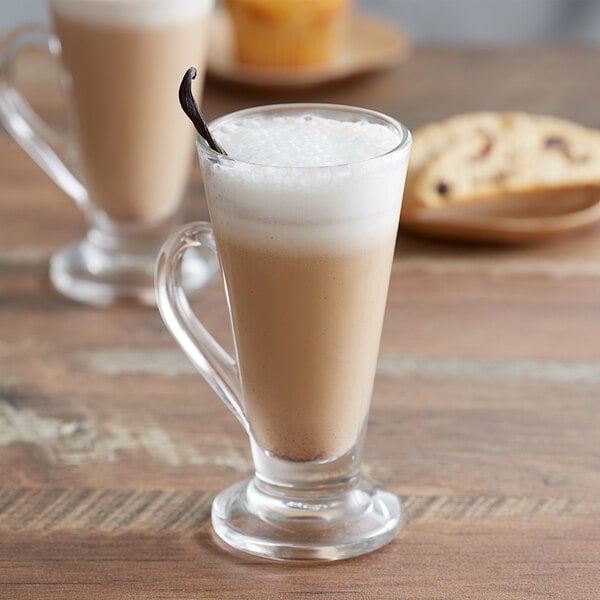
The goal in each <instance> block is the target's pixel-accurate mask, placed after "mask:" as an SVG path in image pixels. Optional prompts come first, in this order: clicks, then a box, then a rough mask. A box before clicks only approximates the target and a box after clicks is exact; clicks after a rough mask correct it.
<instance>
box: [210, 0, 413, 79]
mask: <svg viewBox="0 0 600 600" xmlns="http://www.w3.org/2000/svg"><path fill="white" fill-rule="evenodd" d="M409 54H410V42H409V40H408V38H407V36H406V35H405V34H404V33H402V32H400V31H399V30H398V29H396V28H394V27H391V26H390V25H388V24H387V23H385V22H384V21H381V20H379V19H376V18H374V17H371V16H366V15H364V14H360V13H357V14H355V15H354V16H353V18H352V21H351V23H350V25H349V27H348V31H347V33H346V35H345V36H344V39H343V41H342V45H341V48H340V51H339V53H338V56H337V57H336V58H335V59H334V60H333V61H332V62H331V64H328V65H323V66H318V67H302V68H297V69H292V68H275V67H269V68H266V67H265V68H259V67H253V66H248V65H242V64H240V63H238V62H237V61H236V60H235V57H234V48H233V32H232V30H231V23H230V20H229V17H228V15H227V14H226V12H225V11H224V10H223V9H218V10H216V11H215V14H214V16H213V22H212V26H211V39H210V43H209V51H208V63H207V72H208V74H209V75H212V76H214V77H217V78H219V79H222V80H225V81H229V82H233V83H238V84H244V85H250V86H254V87H256V86H259V87H265V88H270V87H273V88H282V87H285V88H303V87H312V86H316V85H320V84H324V83H329V82H331V81H337V80H341V79H346V78H348V77H352V76H355V75H359V74H363V73H367V72H370V71H377V70H380V69H386V68H389V67H392V66H395V65H397V64H399V63H401V62H403V61H404V60H406V59H407V58H408V56H409Z"/></svg>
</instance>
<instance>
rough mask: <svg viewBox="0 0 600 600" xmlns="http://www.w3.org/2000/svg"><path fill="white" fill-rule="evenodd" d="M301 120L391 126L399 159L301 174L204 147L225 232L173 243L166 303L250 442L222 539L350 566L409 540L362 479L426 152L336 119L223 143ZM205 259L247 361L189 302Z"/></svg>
mask: <svg viewBox="0 0 600 600" xmlns="http://www.w3.org/2000/svg"><path fill="white" fill-rule="evenodd" d="M300 115H301V116H302V117H303V118H314V117H315V116H318V117H321V118H324V119H331V120H334V121H341V122H343V123H346V122H356V121H364V122H366V123H368V124H376V125H378V126H380V127H383V128H386V130H387V132H391V133H390V135H391V134H392V133H393V135H394V137H393V138H392V140H393V144H395V146H394V147H393V149H392V150H390V151H389V152H387V153H385V154H383V155H380V156H373V157H369V158H368V159H367V160H361V161H357V162H356V163H354V164H339V165H336V166H315V167H312V166H304V167H302V166H301V167H294V166H291V167H287V166H270V165H269V164H266V165H265V164H252V163H249V162H244V161H241V160H236V159H234V158H230V157H229V156H224V155H221V154H218V153H216V152H215V151H213V150H212V149H211V148H210V147H209V146H208V145H207V144H206V142H205V141H204V140H203V139H202V138H198V141H197V147H198V154H199V158H200V163H201V167H202V173H203V177H204V185H205V189H206V195H207V199H208V205H209V212H210V215H211V221H212V225H211V224H209V223H204V222H197V223H191V224H188V225H185V226H183V227H181V228H180V229H179V230H178V231H177V232H175V233H173V234H172V235H171V236H170V237H169V239H168V240H167V241H166V242H165V245H164V246H163V249H162V250H161V252H160V254H159V258H158V261H157V270H156V292H157V304H158V307H159V310H160V312H161V314H162V317H163V320H164V321H165V324H166V326H167V328H168V329H169V330H170V332H171V333H172V335H173V336H174V337H175V339H176V340H177V341H178V342H179V344H180V345H181V347H182V349H183V350H184V352H185V353H186V354H187V356H188V357H189V358H190V360H191V361H192V363H193V364H194V365H195V367H196V368H197V369H198V370H199V371H200V373H201V374H202V375H203V376H204V377H205V379H206V380H207V381H208V383H209V384H210V385H211V386H212V388H213V389H214V391H215V392H216V393H217V395H218V396H219V397H220V398H221V399H222V400H223V401H224V402H225V404H226V405H227V406H228V408H229V409H230V410H231V411H232V412H233V413H234V415H235V416H236V417H237V418H238V420H239V421H240V423H241V424H242V426H243V427H244V429H245V431H246V433H247V434H248V437H249V438H250V445H251V450H252V456H253V461H254V466H255V476H254V477H252V478H251V479H249V480H247V481H242V482H239V483H236V484H234V485H233V486H231V487H230V488H228V489H226V490H225V491H223V492H221V493H220V494H219V495H218V496H217V497H216V499H215V501H214V503H213V507H212V523H213V527H214V529H215V531H216V533H217V534H218V535H219V536H220V537H221V538H222V539H223V540H224V541H225V542H226V543H228V544H230V545H231V546H233V547H235V548H237V549H239V550H242V551H245V552H248V553H251V554H255V555H258V556H262V557H266V558H271V559H281V560H285V559H289V560H310V559H315V560H335V559H341V558H347V557H351V556H356V555H359V554H363V553H365V552H370V551H372V550H374V549H376V548H379V547H380V546H382V545H383V544H385V543H387V542H388V541H389V540H390V539H392V537H393V536H394V535H395V534H396V533H397V531H398V530H399V529H400V527H401V525H402V510H401V505H400V502H399V499H398V498H397V497H396V496H395V495H393V494H391V493H388V492H385V491H382V490H379V489H377V488H376V487H375V486H374V485H373V484H372V483H370V482H368V481H366V480H365V479H363V478H361V477H360V475H359V469H360V463H361V454H362V446H363V439H364V435H365V429H366V423H367V417H368V412H369V404H370V398H371V393H372V386H373V380H374V377H375V369H376V362H377V354H378V349H379V340H380V336H381V329H382V323H383V315H384V309H385V303H386V296H387V290H388V284H389V278H390V272H391V265H392V259H393V254H394V247H395V240H396V232H397V227H398V219H399V214H400V205H401V201H402V192H403V187H404V180H405V176H406V169H407V164H408V156H409V152H410V145H411V137H410V133H409V131H408V130H407V129H406V128H405V127H404V126H403V125H401V124H400V123H398V122H397V121H395V120H394V119H392V118H389V117H387V116H384V115H382V114H379V113H376V112H373V111H368V110H362V109H358V108H352V107H345V106H337V105H326V104H290V105H275V106H269V107H259V108H253V109H248V110H245V111H240V112H237V113H233V114H230V115H228V116H224V117H222V118H220V119H217V120H216V121H214V122H213V123H212V124H211V130H212V132H213V134H214V133H215V132H217V135H216V137H217V139H218V138H219V135H218V132H219V130H220V129H222V128H226V127H228V126H230V125H231V124H233V123H236V122H238V123H239V122H241V121H244V120H245V119H249V118H255V117H258V118H260V119H266V120H269V119H271V118H273V117H281V116H292V117H298V116H300ZM219 141H220V140H219ZM349 143H354V144H358V143H362V142H361V140H360V139H359V140H356V139H353V140H351V141H350V142H349ZM223 145H224V147H225V150H227V146H226V145H225V144H223ZM198 246H200V247H204V248H206V249H208V250H210V251H211V252H213V253H215V254H218V257H219V260H220V264H221V270H222V276H223V279H224V283H225V290H226V297H227V302H228V306H229V312H230V317H231V324H232V328H233V337H234V344H235V350H236V358H235V359H234V358H233V357H231V356H230V355H229V354H228V353H227V352H226V351H225V350H223V348H222V347H221V346H220V345H219V344H218V343H217V342H216V341H215V340H214V339H213V337H211V335H210V334H209V333H208V332H207V331H206V330H205V329H204V327H203V326H202V325H201V323H200V322H199V321H198V320H197V318H196V317H195V316H194V314H193V313H192V311H191V308H190V306H189V304H188V301H187V298H186V296H185V293H184V292H183V290H182V287H181V263H182V258H183V256H184V255H185V253H186V252H187V251H188V250H189V249H190V248H195V247H198Z"/></svg>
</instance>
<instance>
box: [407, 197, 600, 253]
mask: <svg viewBox="0 0 600 600" xmlns="http://www.w3.org/2000/svg"><path fill="white" fill-rule="evenodd" d="M598 221H600V189H599V188H579V189H574V190H561V191H558V192H547V193H544V194H539V193H537V194H530V195H523V196H515V197H510V198H498V199H495V200H492V201H488V202H484V203H481V204H477V205H468V206H457V207H449V208H444V209H441V210H427V211H419V212H410V211H404V212H403V214H402V218H401V221H400V228H401V229H402V230H406V231H410V232H414V233H417V234H420V235H424V236H427V237H432V238H441V239H450V240H457V241H469V242H484V243H486V242H489V243H501V244H510V243H529V242H536V241H541V240H545V239H549V238H553V237H557V236H561V235H565V234H568V233H572V232H575V231H578V230H580V229H582V228H584V227H588V226H589V225H591V224H593V223H596V222H598Z"/></svg>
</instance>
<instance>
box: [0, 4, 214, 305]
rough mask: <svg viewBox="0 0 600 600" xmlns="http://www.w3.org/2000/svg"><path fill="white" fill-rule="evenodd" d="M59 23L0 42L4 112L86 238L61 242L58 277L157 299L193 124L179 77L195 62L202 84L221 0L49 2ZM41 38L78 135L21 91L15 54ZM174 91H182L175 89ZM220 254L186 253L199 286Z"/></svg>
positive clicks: (93, 298) (192, 281)
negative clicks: (57, 124) (157, 272)
mask: <svg viewBox="0 0 600 600" xmlns="http://www.w3.org/2000/svg"><path fill="white" fill-rule="evenodd" d="M48 4H49V8H50V11H51V13H52V21H53V30H52V31H49V30H46V29H45V28H43V27H25V28H22V29H20V30H16V31H14V32H12V33H11V34H10V35H9V36H8V37H7V38H6V39H5V40H4V42H3V45H2V50H1V52H0V121H1V122H2V123H3V125H4V127H5V128H6V130H7V131H8V132H9V133H10V134H11V135H12V136H13V137H14V138H15V140H16V141H17V142H18V143H19V144H20V145H21V146H22V147H23V148H24V149H25V150H26V152H28V153H29V155H30V156H31V157H32V158H33V159H34V160H35V161H36V162H37V163H38V165H39V166H40V167H41V168H42V169H43V170H44V171H45V172H46V173H47V174H48V175H49V176H50V177H51V178H52V179H53V180H54V181H55V183H57V184H58V185H59V186H60V187H61V188H62V189H63V190H64V191H65V192H66V193H67V194H68V195H69V196H71V198H73V199H74V200H75V202H76V204H77V205H78V207H79V208H80V209H81V210H82V211H83V213H84V216H85V218H86V221H87V225H88V231H87V234H86V236H85V238H84V239H83V240H80V241H78V242H76V243H73V244H71V245H69V246H67V247H66V248H64V249H63V250H61V251H59V252H57V253H56V254H55V255H54V256H53V257H52V259H51V262H50V279H51V280H52V282H53V284H54V286H55V287H56V288H57V289H58V290H59V291H60V292H62V293H63V294H65V295H66V296H69V297H71V298H73V299H75V300H79V301H82V302H86V303H90V304H96V305H108V304H112V303H114V302H117V301H120V300H133V301H138V302H141V303H147V304H153V303H154V300H155V296H154V265H155V262H156V256H157V253H158V250H159V249H160V246H161V244H162V242H163V241H164V239H165V237H166V235H167V234H168V233H170V232H171V231H172V230H173V229H174V228H175V227H176V226H177V225H178V224H179V223H180V222H181V207H182V200H183V197H184V192H185V188H186V184H187V181H188V175H189V170H190V166H191V164H192V155H193V129H192V127H191V126H190V124H189V123H188V122H187V120H186V119H185V116H184V115H183V114H182V113H181V111H180V109H179V103H178V99H177V93H176V90H177V85H178V83H179V77H180V74H181V72H183V71H184V70H185V69H186V68H188V67H189V65H190V64H195V65H198V66H199V71H200V77H198V78H197V79H196V82H195V85H196V93H197V94H199V93H200V91H201V89H200V86H201V85H202V79H203V78H202V74H203V67H204V64H205V55H206V46H207V40H208V25H209V18H210V12H211V9H212V5H213V0H49V2H48ZM32 46H33V47H38V48H42V49H44V50H46V51H49V52H50V53H51V54H53V55H55V56H56V57H57V58H58V59H59V60H60V63H61V67H62V69H61V82H62V84H63V88H64V91H65V97H66V100H67V108H68V111H67V113H68V117H69V124H70V129H71V135H70V136H63V135H62V134H59V133H57V132H55V131H53V130H52V129H51V128H50V127H49V126H48V125H46V124H45V123H44V122H43V121H42V120H41V119H40V118H39V116H37V115H36V114H35V113H34V112H33V110H32V109H31V107H30V106H29V105H28V104H27V102H26V100H25V99H24V98H23V97H22V96H21V95H20V94H19V92H18V90H17V84H16V81H15V80H16V77H15V68H14V67H15V63H16V59H17V57H18V55H19V53H20V52H21V50H22V49H24V48H28V47H32ZM174 90H175V92H174ZM215 271H216V263H215V262H214V261H207V260H206V259H205V258H204V257H202V256H201V255H198V254H190V256H189V257H188V259H187V261H186V273H187V274H186V287H187V288H188V289H189V290H194V289H200V288H202V287H203V286H204V285H206V283H207V282H208V281H209V280H210V278H211V275H212V274H213V273H214V272H215Z"/></svg>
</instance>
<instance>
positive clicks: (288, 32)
mask: <svg viewBox="0 0 600 600" xmlns="http://www.w3.org/2000/svg"><path fill="white" fill-rule="evenodd" d="M225 5H226V7H227V9H228V12H229V15H230V17H231V21H232V25H233V33H234V42H235V55H236V59H237V60H238V62H240V63H242V64H246V65H253V66H257V67H307V66H314V65H322V64H326V63H328V62H330V61H331V60H332V59H333V58H334V56H335V53H336V50H337V48H338V46H339V43H340V38H341V36H342V34H343V28H344V24H345V23H346V21H347V18H348V15H349V14H350V8H351V0H225Z"/></svg>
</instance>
